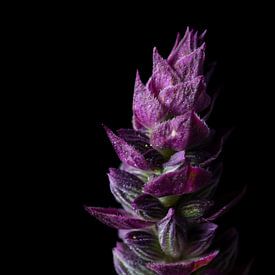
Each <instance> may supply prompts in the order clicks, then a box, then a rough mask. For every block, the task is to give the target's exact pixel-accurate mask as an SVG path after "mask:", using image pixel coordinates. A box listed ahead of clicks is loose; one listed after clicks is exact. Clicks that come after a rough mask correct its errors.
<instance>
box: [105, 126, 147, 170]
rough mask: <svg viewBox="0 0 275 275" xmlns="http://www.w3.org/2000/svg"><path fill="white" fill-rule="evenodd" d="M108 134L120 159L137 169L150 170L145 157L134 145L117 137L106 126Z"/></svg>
mask: <svg viewBox="0 0 275 275" xmlns="http://www.w3.org/2000/svg"><path fill="white" fill-rule="evenodd" d="M104 128H105V130H106V133H107V135H108V137H109V139H110V141H111V143H112V145H113V147H114V149H115V151H116V153H117V155H118V157H119V159H120V160H121V161H122V162H124V163H126V164H128V165H130V166H133V167H136V168H139V169H143V170H148V169H149V165H148V163H147V161H146V160H145V158H144V156H143V155H142V154H141V153H140V152H138V151H137V150H136V149H135V148H134V147H133V146H132V145H130V144H128V143H127V142H126V141H125V140H123V139H122V138H120V137H118V136H117V135H115V134H114V133H113V132H112V131H111V130H110V129H109V128H107V127H106V126H104Z"/></svg>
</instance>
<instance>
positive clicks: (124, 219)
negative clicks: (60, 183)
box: [86, 207, 153, 229]
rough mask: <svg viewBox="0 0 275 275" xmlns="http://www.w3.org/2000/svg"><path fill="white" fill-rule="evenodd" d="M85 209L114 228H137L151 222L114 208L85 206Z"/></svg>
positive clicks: (148, 224) (149, 224)
mask: <svg viewBox="0 0 275 275" xmlns="http://www.w3.org/2000/svg"><path fill="white" fill-rule="evenodd" d="M86 210H87V211H88V212H89V213H90V214H91V215H92V216H94V217H95V218H97V219H98V220H100V221H101V222H102V223H104V224H106V225H108V226H110V227H113V228H116V229H137V228H143V227H147V226H151V225H152V224H153V223H151V222H149V221H144V220H141V219H138V218H136V217H134V216H131V215H130V214H129V213H127V212H126V211H125V210H122V209H115V208H101V207H86Z"/></svg>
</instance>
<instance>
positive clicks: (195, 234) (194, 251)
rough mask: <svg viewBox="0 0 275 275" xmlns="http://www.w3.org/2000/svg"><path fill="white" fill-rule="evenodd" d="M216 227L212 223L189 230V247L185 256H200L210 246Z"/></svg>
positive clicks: (197, 225)
mask: <svg viewBox="0 0 275 275" xmlns="http://www.w3.org/2000/svg"><path fill="white" fill-rule="evenodd" d="M217 228H218V226H217V225H216V224H214V223H202V224H196V225H194V226H193V228H191V229H190V230H191V235H190V236H189V244H188V245H189V247H188V248H187V250H186V255H188V256H191V257H196V256H199V255H202V254H203V253H204V252H205V251H206V250H207V249H208V248H209V247H210V245H211V242H212V240H213V238H214V235H215V232H216V230H217Z"/></svg>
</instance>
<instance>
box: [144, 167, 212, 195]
mask: <svg viewBox="0 0 275 275" xmlns="http://www.w3.org/2000/svg"><path fill="white" fill-rule="evenodd" d="M210 178H211V174H210V173H209V172H208V171H206V170H205V169H202V168H199V167H188V166H185V167H183V168H181V169H179V170H177V171H174V172H169V173H166V174H163V175H161V176H159V177H156V178H154V179H153V180H151V181H149V182H148V183H147V184H146V185H145V186H144V192H146V193H148V194H151V195H153V196H156V197H163V196H170V195H181V194H185V193H191V192H195V191H198V190H199V189H200V188H202V187H203V186H206V185H207V184H209V181H210Z"/></svg>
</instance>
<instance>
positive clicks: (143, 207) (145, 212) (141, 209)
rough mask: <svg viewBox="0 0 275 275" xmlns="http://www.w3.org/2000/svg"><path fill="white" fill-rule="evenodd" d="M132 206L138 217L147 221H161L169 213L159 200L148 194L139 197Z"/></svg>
mask: <svg viewBox="0 0 275 275" xmlns="http://www.w3.org/2000/svg"><path fill="white" fill-rule="evenodd" d="M132 205H133V208H134V209H135V210H136V212H137V213H138V215H139V216H141V217H143V218H144V219H146V220H155V221H157V220H160V219H162V218H163V217H164V216H165V215H166V212H167V210H166V209H165V208H164V206H163V205H162V204H161V203H160V201H159V199H157V198H155V197H153V196H151V195H148V194H143V195H140V196H139V197H137V198H136V199H135V200H134V202H133V204H132Z"/></svg>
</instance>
